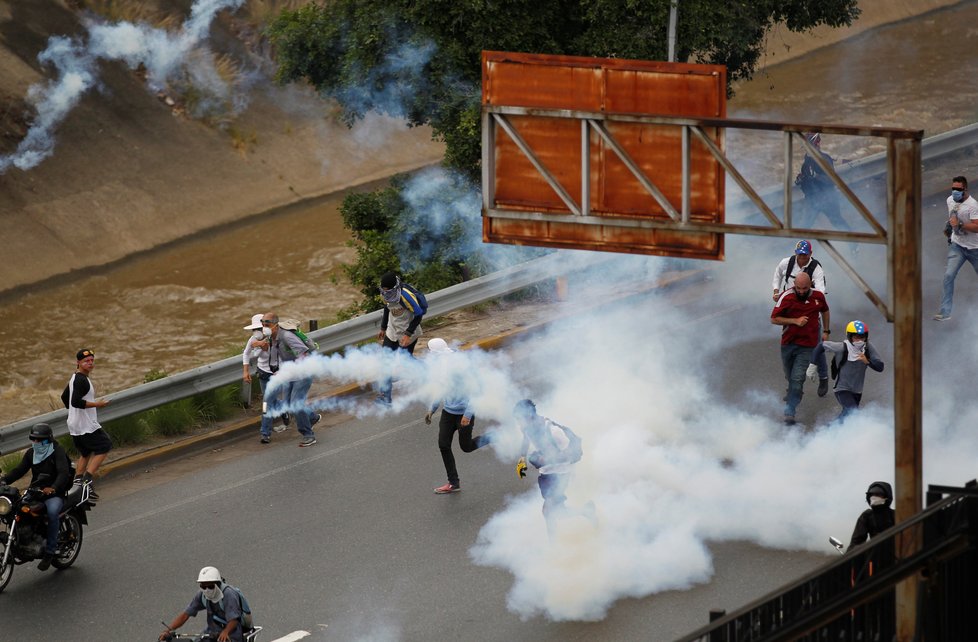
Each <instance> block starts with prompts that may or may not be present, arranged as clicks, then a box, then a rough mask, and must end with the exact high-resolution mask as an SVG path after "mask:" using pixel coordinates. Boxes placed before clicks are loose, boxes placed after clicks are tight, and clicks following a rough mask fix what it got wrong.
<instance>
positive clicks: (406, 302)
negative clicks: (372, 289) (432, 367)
mask: <svg viewBox="0 0 978 642" xmlns="http://www.w3.org/2000/svg"><path fill="white" fill-rule="evenodd" d="M419 297H420V294H419V293H418V290H416V289H415V288H413V287H411V286H408V285H406V284H402V283H401V277H399V276H397V275H396V274H394V273H393V272H387V273H386V274H384V275H383V276H382V277H380V298H381V300H382V301H383V302H384V314H383V316H382V317H381V320H380V332H379V333H378V334H377V339H378V340H379V341H381V343H382V345H383V346H384V347H385V348H387V349H388V350H395V351H396V350H406V351H407V353H408V354H410V355H414V348H415V346H416V345H418V338H419V337H420V336H421V318H422V317H423V316H424V309H423V308H422V306H421V304H420V301H419V300H418V298H419ZM392 385H393V383H392V379H391V378H390V377H387V378H385V379H383V380H382V381H381V382H380V385H379V389H380V390H379V392H380V395H379V396H378V397H377V401H378V402H380V403H383V404H390V402H391V388H392Z"/></svg>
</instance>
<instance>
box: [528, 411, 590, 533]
mask: <svg viewBox="0 0 978 642" xmlns="http://www.w3.org/2000/svg"><path fill="white" fill-rule="evenodd" d="M513 415H514V416H515V417H516V422H517V423H518V424H519V426H520V429H521V430H522V431H523V446H522V450H521V452H522V456H521V457H520V460H519V462H517V464H516V474H517V475H518V476H519V477H520V478H523V477H525V476H526V464H527V462H529V464H530V465H531V466H533V467H534V468H536V469H537V470H539V471H540V474H539V476H538V477H537V484H538V485H539V486H540V495H542V496H543V517H544V519H545V520H546V522H547V531H548V532H549V533H550V535H551V537H552V536H553V535H554V532H555V530H554V529H555V526H556V523H557V521H558V520H559V519H560V517H561V516H562V515H564V514H566V513H567V512H568V509H567V494H566V491H567V485H568V484H569V483H570V479H571V474H572V470H573V466H574V464H575V463H577V462H578V461H580V459H581V456H582V455H583V451H582V449H581V439H580V437H578V436H577V435H576V434H575V433H574V431H572V430H571V429H570V428H567V427H566V426H561V425H560V424H558V423H557V422H556V421H553V420H551V419H548V418H547V417H543V416H541V415H539V414H537V407H536V404H534V403H533V401H531V400H530V399H523V400H522V401H519V402H518V403H517V404H516V406H514V407H513ZM531 446H532V447H533V449H534V450H533V451H532V452H530V447H531ZM528 453H529V454H528ZM591 511H593V506H589V507H588V512H591Z"/></svg>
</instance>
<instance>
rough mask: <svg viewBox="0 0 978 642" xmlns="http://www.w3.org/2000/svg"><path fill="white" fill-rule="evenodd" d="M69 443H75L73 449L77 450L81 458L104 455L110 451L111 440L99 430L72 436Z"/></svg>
mask: <svg viewBox="0 0 978 642" xmlns="http://www.w3.org/2000/svg"><path fill="white" fill-rule="evenodd" d="M71 441H73V442H74V443H75V448H77V449H78V452H80V453H81V456H82V457H88V456H89V455H104V454H105V453H107V452H109V451H110V450H112V440H111V439H109V435H108V434H107V433H106V432H105V431H104V430H102V429H101V428H99V429H98V430H96V431H95V432H90V433H88V434H86V435H72V436H71Z"/></svg>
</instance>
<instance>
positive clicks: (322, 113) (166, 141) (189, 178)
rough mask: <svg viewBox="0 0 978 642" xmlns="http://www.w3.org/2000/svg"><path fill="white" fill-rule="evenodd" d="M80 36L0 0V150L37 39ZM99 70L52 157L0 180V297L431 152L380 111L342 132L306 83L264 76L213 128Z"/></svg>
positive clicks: (383, 172)
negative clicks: (97, 81) (289, 84)
mask: <svg viewBox="0 0 978 642" xmlns="http://www.w3.org/2000/svg"><path fill="white" fill-rule="evenodd" d="M222 17H223V16H222ZM226 22H227V21H226V19H225V20H224V21H222V24H218V25H217V26H216V27H215V28H214V29H213V30H212V33H215V34H217V35H220V33H219V32H220V31H221V29H222V27H224V26H225V23H226ZM225 32H226V30H225ZM81 33H84V29H83V28H82V27H81V26H80V24H79V22H78V16H77V14H76V13H75V12H73V11H72V10H70V9H68V8H67V7H66V6H65V5H64V4H62V3H61V2H57V1H56V0H31V1H30V2H22V1H13V0H0V153H11V152H13V151H14V150H15V149H16V145H17V143H18V142H19V141H20V139H21V138H22V137H23V134H24V133H25V131H26V127H27V125H28V124H29V122H30V120H31V119H32V118H33V115H32V114H27V115H26V117H25V111H24V110H25V109H26V107H27V105H26V103H25V102H24V96H25V95H26V92H27V89H28V87H29V86H30V85H31V84H34V83H38V82H43V81H45V80H46V79H48V78H49V77H50V74H51V70H50V69H45V68H42V67H41V65H40V64H39V63H38V62H37V54H38V53H39V52H40V51H42V50H43V49H44V48H45V46H46V44H47V39H48V37H49V36H50V35H55V34H62V35H73V34H81ZM101 74H102V75H101V86H100V88H99V89H98V90H96V91H92V92H89V93H88V94H87V95H85V97H84V98H83V99H82V101H81V103H80V104H79V105H78V106H77V107H76V108H75V109H74V111H73V112H72V113H71V115H70V116H68V118H67V119H66V120H65V121H64V123H63V124H62V125H61V126H60V127H59V128H58V129H57V130H56V138H57V146H56V148H55V152H54V155H53V156H52V157H51V158H49V159H48V160H46V161H44V162H43V163H41V164H40V165H39V166H37V167H36V168H34V169H31V170H29V171H21V170H19V169H16V168H11V169H10V170H9V171H8V172H7V173H6V174H2V175H0V226H2V229H3V247H4V257H5V259H6V260H4V261H0V292H2V291H4V290H9V289H10V288H14V287H16V286H19V285H23V284H27V283H33V282H37V281H40V280H43V279H46V278H49V277H52V276H54V275H57V274H62V273H65V272H69V271H71V270H75V269H79V268H84V267H87V266H91V265H98V264H101V263H107V262H111V261H114V260H118V259H120V258H122V257H125V256H127V255H130V254H132V253H135V252H139V251H141V250H146V249H148V248H152V247H154V246H157V245H160V244H163V243H166V242H168V241H172V240H174V239H178V238H181V237H184V236H187V235H189V234H192V233H193V232H195V231H198V230H201V229H205V228H209V227H213V226H216V225H220V224H223V223H227V222H231V221H235V220H238V219H241V218H243V217H247V216H249V215H254V214H258V213H261V212H263V211H266V210H268V209H270V208H273V207H276V206H279V205H283V204H287V203H290V202H294V201H296V200H299V199H301V198H305V197H309V196H314V195H319V194H323V193H326V192H330V191H335V190H337V189H340V188H342V187H345V186H349V185H351V184H358V183H363V182H366V181H369V180H374V179H376V178H380V177H383V176H387V175H390V174H392V173H395V172H397V171H402V170H405V169H409V168H414V167H418V166H421V165H426V164H429V163H431V162H435V161H437V160H438V159H439V158H440V156H441V146H440V145H437V144H435V143H433V142H431V140H430V131H428V130H426V129H415V130H409V129H408V128H407V127H405V126H404V125H402V124H400V123H396V122H393V121H389V120H382V119H377V120H374V121H372V122H370V123H368V124H367V126H366V127H358V128H357V129H355V130H354V131H353V132H350V131H348V130H347V129H346V127H345V126H343V125H341V124H338V123H335V122H334V121H333V119H332V118H331V116H330V114H329V113H328V112H327V110H328V105H327V104H326V103H324V102H323V101H321V100H318V99H317V98H315V97H314V96H312V95H311V94H310V92H303V91H301V90H298V89H296V88H284V89H283V88H277V87H275V86H273V84H272V83H270V82H267V80H261V79H259V80H258V81H257V83H256V84H255V86H254V87H253V88H252V89H251V90H250V91H248V92H247V98H248V100H249V101H250V102H249V104H248V107H247V109H246V110H245V111H244V112H243V113H242V114H241V115H240V116H239V117H238V118H237V119H236V120H235V121H234V122H233V124H232V128H231V129H228V130H222V129H221V128H220V127H218V126H212V125H207V124H204V123H202V122H200V121H197V120H194V119H191V118H187V117H186V116H183V115H180V114H179V113H177V114H176V115H175V113H174V111H175V110H174V109H173V108H172V107H171V106H170V105H168V104H166V103H165V102H164V101H163V100H161V99H160V98H159V97H157V96H156V95H154V94H153V93H151V92H149V91H148V90H147V88H146V87H145V85H144V84H143V82H142V80H141V79H140V78H139V77H138V76H137V74H135V73H133V72H132V71H130V70H129V69H127V68H126V67H125V66H124V65H122V64H121V63H103V64H102V65H101ZM177 112H179V110H177ZM367 133H369V136H366V135H364V134H367Z"/></svg>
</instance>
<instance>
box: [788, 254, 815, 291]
mask: <svg viewBox="0 0 978 642" xmlns="http://www.w3.org/2000/svg"><path fill="white" fill-rule="evenodd" d="M819 265H821V264H820V263H819V262H818V261H817V260H816V259H815V258H812V260H810V261H809V262H808V265H806V266H805V267H803V268H802V269H801V271H802V272H804V273H805V274H807V275H808V276H809V278H811V280H812V283H813V284H814V283H815V268H817V267H818V266H819ZM794 270H795V255H794V254H792V255H791V256H789V257H788V267H787V268H786V269H785V271H784V289H785V290H787V289H788V279H789V278H791V273H792V272H794Z"/></svg>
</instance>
